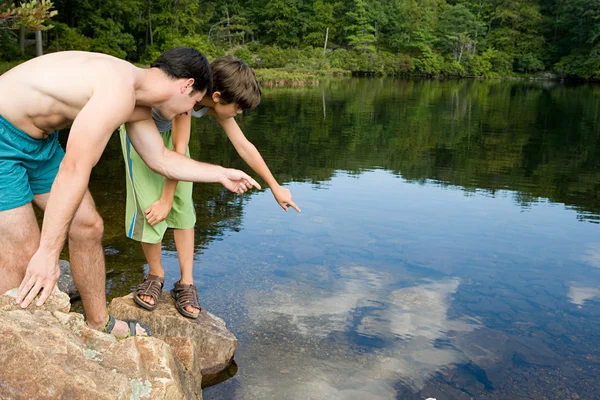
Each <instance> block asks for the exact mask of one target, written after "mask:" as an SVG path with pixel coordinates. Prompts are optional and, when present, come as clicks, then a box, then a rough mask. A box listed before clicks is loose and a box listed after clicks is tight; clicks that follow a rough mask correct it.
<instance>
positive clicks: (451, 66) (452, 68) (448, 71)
mask: <svg viewBox="0 0 600 400" xmlns="http://www.w3.org/2000/svg"><path fill="white" fill-rule="evenodd" d="M442 73H444V74H445V75H450V76H465V75H466V72H465V68H464V67H463V66H462V65H461V63H459V62H458V61H447V62H445V63H444V65H443V67H442Z"/></svg>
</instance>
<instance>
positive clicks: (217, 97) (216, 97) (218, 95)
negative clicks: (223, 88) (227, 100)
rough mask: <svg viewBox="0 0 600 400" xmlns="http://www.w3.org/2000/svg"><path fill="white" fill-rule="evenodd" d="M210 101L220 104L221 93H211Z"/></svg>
mask: <svg viewBox="0 0 600 400" xmlns="http://www.w3.org/2000/svg"><path fill="white" fill-rule="evenodd" d="M212 101H214V102H215V104H217V103H220V102H221V92H218V91H217V92H213V94H212Z"/></svg>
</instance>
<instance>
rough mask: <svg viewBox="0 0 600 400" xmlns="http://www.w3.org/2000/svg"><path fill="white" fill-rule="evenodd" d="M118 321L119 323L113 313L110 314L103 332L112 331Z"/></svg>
mask: <svg viewBox="0 0 600 400" xmlns="http://www.w3.org/2000/svg"><path fill="white" fill-rule="evenodd" d="M116 323H117V321H116V320H115V317H113V316H112V315H109V316H108V321H106V325H104V328H102V332H104V333H111V332H112V330H113V328H114V327H115V324H116Z"/></svg>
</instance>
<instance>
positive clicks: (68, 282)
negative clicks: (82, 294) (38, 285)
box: [58, 260, 79, 299]
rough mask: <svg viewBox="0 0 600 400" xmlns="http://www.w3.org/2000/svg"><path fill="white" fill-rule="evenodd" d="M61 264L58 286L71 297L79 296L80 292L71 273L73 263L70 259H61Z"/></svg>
mask: <svg viewBox="0 0 600 400" xmlns="http://www.w3.org/2000/svg"><path fill="white" fill-rule="evenodd" d="M59 265H60V277H59V278H58V288H59V289H60V290H61V291H63V292H65V293H66V294H68V295H69V297H70V298H71V299H73V298H77V297H79V292H78V291H77V287H76V286H75V282H74V281H73V275H72V274H71V264H69V262H68V261H65V260H60V261H59Z"/></svg>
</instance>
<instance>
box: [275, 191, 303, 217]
mask: <svg viewBox="0 0 600 400" xmlns="http://www.w3.org/2000/svg"><path fill="white" fill-rule="evenodd" d="M271 191H272V192H273V196H274V197H275V200H276V201H277V203H279V205H280V206H281V208H283V209H284V210H285V211H287V210H288V208H289V207H292V208H293V209H294V210H296V211H297V212H300V211H301V210H300V207H298V206H297V205H296V203H294V202H293V201H292V192H290V191H289V189H287V188H284V187H282V186H277V187H275V188H271Z"/></svg>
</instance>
